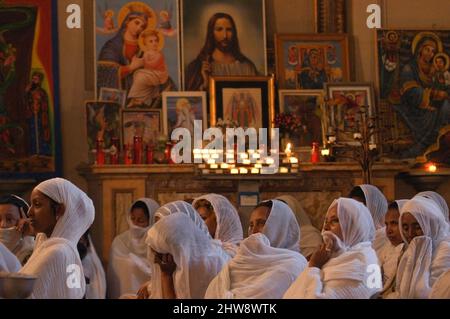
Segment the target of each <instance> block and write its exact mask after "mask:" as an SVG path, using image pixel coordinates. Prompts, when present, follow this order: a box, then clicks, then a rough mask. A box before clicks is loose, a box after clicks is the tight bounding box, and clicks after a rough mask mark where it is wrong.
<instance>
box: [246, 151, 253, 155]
mask: <svg viewBox="0 0 450 319" xmlns="http://www.w3.org/2000/svg"><path fill="white" fill-rule="evenodd" d="M247 152H248V154H250V155H252V154H254V153H255V150H248V151H247Z"/></svg>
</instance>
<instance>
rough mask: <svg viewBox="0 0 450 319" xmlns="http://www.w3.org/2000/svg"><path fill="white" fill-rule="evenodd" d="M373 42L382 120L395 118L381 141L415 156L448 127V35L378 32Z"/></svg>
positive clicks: (404, 154) (395, 31)
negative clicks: (375, 50) (375, 49)
mask: <svg viewBox="0 0 450 319" xmlns="http://www.w3.org/2000/svg"><path fill="white" fill-rule="evenodd" d="M376 40H377V52H378V59H377V62H378V73H377V74H378V80H379V82H378V83H379V92H380V107H381V108H382V109H383V110H384V111H385V116H384V119H383V120H386V121H388V120H389V119H398V120H397V121H394V123H392V124H393V126H394V127H395V128H396V129H395V130H392V131H386V132H383V133H384V135H382V138H383V140H384V143H385V144H387V143H388V142H387V141H391V142H392V144H393V145H394V146H395V147H398V148H399V149H397V150H396V151H397V153H400V157H402V158H414V157H416V156H419V155H422V154H424V152H425V151H426V150H427V149H428V148H429V147H431V146H432V145H433V144H435V143H437V141H438V136H439V135H440V134H441V133H442V132H441V131H442V130H443V129H445V128H446V127H448V125H450V99H449V96H450V72H449V67H450V59H449V55H450V31H421V30H378V31H377V39H376ZM391 122H392V121H391ZM387 134H389V135H387Z"/></svg>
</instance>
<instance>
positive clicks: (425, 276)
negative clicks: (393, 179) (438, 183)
mask: <svg viewBox="0 0 450 319" xmlns="http://www.w3.org/2000/svg"><path fill="white" fill-rule="evenodd" d="M400 223H401V227H402V237H403V241H404V242H405V243H406V250H405V252H404V254H403V256H402V258H401V259H400V263H399V265H398V269H397V280H396V289H395V290H396V294H395V296H394V297H396V298H402V299H415V298H418V299H423V298H428V297H429V296H430V293H431V290H432V287H433V285H434V283H435V282H436V280H437V279H438V278H439V277H440V276H441V275H442V274H443V273H445V272H446V271H448V270H449V269H450V241H449V234H448V224H447V223H446V222H445V219H444V216H443V215H442V213H441V212H440V209H439V208H438V206H437V205H436V204H435V203H434V202H433V201H432V200H430V199H427V198H423V197H415V198H413V199H412V200H410V201H408V202H407V203H406V204H405V205H404V206H403V208H402V209H401V211H400Z"/></svg>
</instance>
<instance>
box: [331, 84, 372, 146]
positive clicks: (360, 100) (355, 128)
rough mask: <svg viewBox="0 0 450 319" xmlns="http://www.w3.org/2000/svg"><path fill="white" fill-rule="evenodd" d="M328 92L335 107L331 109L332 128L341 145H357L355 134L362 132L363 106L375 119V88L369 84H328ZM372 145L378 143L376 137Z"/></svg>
mask: <svg viewBox="0 0 450 319" xmlns="http://www.w3.org/2000/svg"><path fill="white" fill-rule="evenodd" d="M326 92H327V96H328V99H329V100H333V103H332V104H333V106H331V107H329V110H328V112H329V123H330V128H331V130H333V132H335V133H336V141H337V142H338V143H340V144H347V145H357V142H355V139H354V134H355V133H356V132H360V127H361V125H362V123H360V122H359V117H358V112H359V111H360V110H361V106H368V112H369V116H370V117H375V115H376V111H375V99H374V93H373V86H372V84H369V83H361V84H357V83H347V84H346V83H342V84H327V85H326ZM371 143H373V144H375V143H376V137H375V135H373V136H372V140H371Z"/></svg>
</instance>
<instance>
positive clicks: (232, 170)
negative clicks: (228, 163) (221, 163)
mask: <svg viewBox="0 0 450 319" xmlns="http://www.w3.org/2000/svg"><path fill="white" fill-rule="evenodd" d="M231 174H233V175H236V174H239V170H238V169H237V168H233V169H231Z"/></svg>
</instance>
